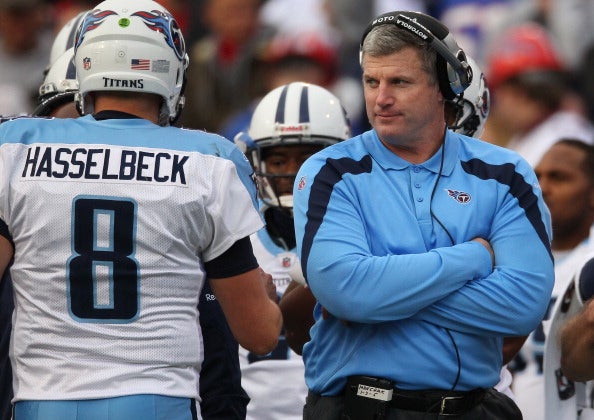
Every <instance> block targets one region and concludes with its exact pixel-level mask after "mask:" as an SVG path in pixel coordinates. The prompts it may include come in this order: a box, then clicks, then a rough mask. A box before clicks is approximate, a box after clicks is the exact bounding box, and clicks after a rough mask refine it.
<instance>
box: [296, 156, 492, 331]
mask: <svg viewBox="0 0 594 420" xmlns="http://www.w3.org/2000/svg"><path fill="white" fill-rule="evenodd" d="M322 165H323V162H319V161H316V159H310V160H308V161H307V162H306V163H305V164H304V165H303V166H302V167H301V170H300V172H299V174H298V175H297V178H296V183H295V189H294V215H295V230H296V235H297V249H298V253H299V255H300V256H301V258H302V260H301V261H302V265H303V267H304V271H305V275H306V278H307V281H308V284H309V287H310V288H311V290H312V292H313V293H314V295H315V296H316V298H317V299H318V301H319V302H320V304H321V305H322V306H323V307H324V308H326V309H327V310H328V311H329V312H330V313H332V314H333V315H334V316H336V317H337V318H340V319H343V320H349V321H353V322H361V323H379V322H384V321H394V320H400V319H405V318H409V317H411V316H412V315H414V314H415V313H417V312H418V311H420V310H421V309H423V308H424V307H426V306H428V305H431V304H432V303H434V302H437V301H439V300H441V299H444V298H445V297H446V296H448V295H449V294H451V293H452V292H454V291H456V290H457V289H459V288H461V287H462V286H463V285H464V284H466V283H467V282H468V281H470V280H473V279H478V278H482V277H485V276H487V275H488V274H489V273H491V270H492V266H491V257H490V254H489V252H488V251H487V250H486V248H485V247H484V246H482V245H481V244H479V243H477V242H466V243H461V244H458V245H455V246H451V247H444V248H437V249H434V250H431V251H429V252H426V251H424V250H423V251H421V250H419V252H418V253H410V254H406V255H385V256H375V255H373V254H372V252H371V250H370V247H369V240H368V237H367V232H366V231H365V224H366V222H365V221H364V220H363V217H362V214H363V213H364V212H363V211H362V209H361V208H360V207H358V205H357V199H356V197H354V196H352V195H350V192H349V191H348V189H347V188H343V187H344V185H343V184H344V183H342V182H338V183H337V184H336V185H334V186H333V192H332V195H331V197H330V201H329V202H328V203H324V202H318V201H319V197H317V196H316V192H315V191H314V192H313V193H312V191H311V185H312V183H313V180H314V178H315V175H316V174H317V172H318V170H319V167H321V166H322ZM347 176H348V175H347ZM324 182H326V181H324ZM312 203H313V204H312ZM367 222H369V221H367ZM377 223H381V221H377ZM311 238H313V239H311ZM310 240H311V248H310V249H309V245H308V241H310ZM304 244H305V245H304ZM304 251H305V252H304Z"/></svg>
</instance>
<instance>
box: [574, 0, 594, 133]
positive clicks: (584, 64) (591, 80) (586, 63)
mask: <svg viewBox="0 0 594 420" xmlns="http://www.w3.org/2000/svg"><path fill="white" fill-rule="evenodd" d="M593 4H594V3H593ZM576 74H577V85H578V86H579V87H580V89H581V92H582V96H583V98H584V102H585V107H586V114H587V116H588V118H589V119H590V121H591V122H594V77H593V76H592V75H593V74H594V42H592V44H591V45H590V46H589V47H588V48H586V50H585V51H584V54H583V56H582V57H581V60H580V63H579V65H578V67H577V70H576Z"/></svg>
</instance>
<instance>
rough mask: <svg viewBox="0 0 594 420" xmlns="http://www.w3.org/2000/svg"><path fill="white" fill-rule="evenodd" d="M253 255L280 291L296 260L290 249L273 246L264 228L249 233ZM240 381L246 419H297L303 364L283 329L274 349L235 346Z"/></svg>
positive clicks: (301, 398) (303, 390) (303, 391)
mask: <svg viewBox="0 0 594 420" xmlns="http://www.w3.org/2000/svg"><path fill="white" fill-rule="evenodd" d="M251 240H252V246H253V248H254V255H255V256H256V258H257V259H258V263H259V264H260V266H261V267H262V269H263V270H264V271H266V272H267V273H270V275H271V276H272V278H273V280H274V284H275V286H276V291H277V293H278V294H279V295H282V294H283V293H284V292H285V290H286V289H287V286H288V285H289V283H290V282H291V276H290V274H289V273H290V272H291V270H292V269H293V267H294V266H295V264H299V259H298V258H297V255H296V254H295V253H294V252H286V251H285V250H284V249H282V248H280V247H279V246H277V245H276V244H275V243H274V242H273V241H272V239H271V238H270V236H269V235H268V233H267V232H266V229H262V230H260V231H259V232H258V233H257V234H254V235H252V236H251ZM239 363H240V366H241V385H242V387H243V389H245V391H246V392H247V394H248V395H249V397H250V402H249V404H248V406H247V420H279V419H282V420H301V419H302V418H303V406H304V405H305V397H306V395H307V386H306V385H305V375H304V371H305V368H304V366H303V360H302V359H301V356H299V355H298V354H297V353H295V352H294V351H292V350H291V349H290V347H289V346H288V344H287V342H286V340H285V337H284V335H283V332H281V336H280V338H279V341H278V345H277V347H276V349H274V350H273V351H272V352H271V353H269V354H267V355H266V356H257V355H254V354H251V353H250V352H248V351H247V350H246V349H244V348H242V347H241V346H240V347H239Z"/></svg>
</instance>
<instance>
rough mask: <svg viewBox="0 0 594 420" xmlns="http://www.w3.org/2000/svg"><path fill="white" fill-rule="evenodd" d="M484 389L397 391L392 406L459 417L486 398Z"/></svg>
mask: <svg viewBox="0 0 594 420" xmlns="http://www.w3.org/2000/svg"><path fill="white" fill-rule="evenodd" d="M485 393H486V391H485V390H484V389H475V390H472V391H467V392H462V391H442V390H426V391H425V390H421V391H409V390H402V389H395V390H394V393H393V394H392V401H390V405H391V406H392V407H394V408H399V409H401V410H411V411H420V412H423V413H435V414H439V415H442V416H457V415H461V414H464V413H466V412H467V411H469V410H471V409H472V408H473V407H475V406H476V405H477V404H479V403H480V402H481V400H482V399H483V397H484V396H485Z"/></svg>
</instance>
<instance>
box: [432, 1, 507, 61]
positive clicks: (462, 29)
mask: <svg viewBox="0 0 594 420" xmlns="http://www.w3.org/2000/svg"><path fill="white" fill-rule="evenodd" d="M426 3H427V6H428V13H429V14H431V15H432V16H434V17H436V18H437V19H439V20H440V21H441V22H443V23H444V24H445V25H446V26H447V27H448V28H449V29H450V33H451V34H452V35H454V37H455V38H456V41H458V45H460V47H462V49H463V50H464V51H465V52H466V54H468V55H470V56H471V57H474V59H475V60H476V61H477V62H478V63H479V64H480V65H481V67H484V63H485V56H484V53H485V46H486V45H488V44H489V39H490V38H491V36H493V34H494V33H497V32H498V31H499V30H500V28H501V27H502V26H503V24H504V22H508V21H509V19H510V12H511V11H512V10H514V7H515V6H516V4H517V1H516V0H429V1H427V2H426Z"/></svg>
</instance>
